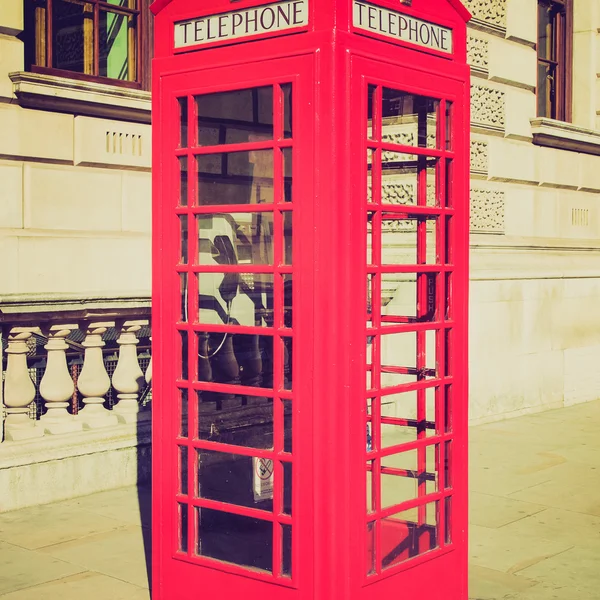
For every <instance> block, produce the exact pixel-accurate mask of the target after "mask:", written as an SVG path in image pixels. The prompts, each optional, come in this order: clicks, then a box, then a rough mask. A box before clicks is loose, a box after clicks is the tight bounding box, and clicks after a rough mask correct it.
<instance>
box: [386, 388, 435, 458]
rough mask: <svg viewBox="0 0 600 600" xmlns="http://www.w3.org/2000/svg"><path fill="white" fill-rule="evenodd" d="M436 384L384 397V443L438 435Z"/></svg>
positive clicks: (409, 440)
mask: <svg viewBox="0 0 600 600" xmlns="http://www.w3.org/2000/svg"><path fill="white" fill-rule="evenodd" d="M419 394H423V395H424V408H425V414H424V415H422V418H421V419H419V414H418V409H417V407H418V401H417V399H418V397H419ZM435 394H436V388H427V389H425V390H423V391H419V392H417V391H411V392H402V393H398V394H391V395H389V396H382V398H381V447H382V448H390V447H392V446H397V445H399V444H406V443H409V442H413V441H415V440H416V439H419V438H420V437H422V435H423V434H425V435H428V436H429V435H435Z"/></svg>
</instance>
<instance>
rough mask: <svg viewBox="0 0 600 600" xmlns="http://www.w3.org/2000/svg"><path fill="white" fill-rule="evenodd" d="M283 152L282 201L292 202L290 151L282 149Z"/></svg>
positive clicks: (289, 149)
mask: <svg viewBox="0 0 600 600" xmlns="http://www.w3.org/2000/svg"><path fill="white" fill-rule="evenodd" d="M282 152H283V201H284V202H292V190H293V186H292V173H293V170H292V149H291V148H284V149H283V150H282Z"/></svg>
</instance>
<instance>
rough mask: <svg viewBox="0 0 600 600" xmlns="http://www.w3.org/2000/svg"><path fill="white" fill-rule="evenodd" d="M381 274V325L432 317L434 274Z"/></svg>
mask: <svg viewBox="0 0 600 600" xmlns="http://www.w3.org/2000/svg"><path fill="white" fill-rule="evenodd" d="M384 278H385V279H384V282H383V285H384V290H383V292H382V296H383V302H382V306H381V324H382V325H384V326H385V325H397V324H398V323H413V322H417V321H419V322H424V321H432V320H434V319H435V316H436V315H435V301H436V287H437V283H436V282H437V274H435V273H421V274H416V273H388V274H385V275H384Z"/></svg>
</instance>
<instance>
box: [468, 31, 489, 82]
mask: <svg viewBox="0 0 600 600" xmlns="http://www.w3.org/2000/svg"><path fill="white" fill-rule="evenodd" d="M467 51H468V61H469V64H470V65H471V68H472V69H473V70H474V71H481V72H483V73H487V72H488V70H489V64H488V63H489V56H488V52H489V42H488V41H487V40H484V39H483V38H478V37H475V36H474V35H470V36H469V37H468V39H467Z"/></svg>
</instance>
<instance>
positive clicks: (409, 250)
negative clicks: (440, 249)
mask: <svg viewBox="0 0 600 600" xmlns="http://www.w3.org/2000/svg"><path fill="white" fill-rule="evenodd" d="M436 227H437V217H429V216H423V217H420V216H419V217H416V216H411V215H407V214H401V213H385V214H384V215H383V218H382V223H381V231H382V241H381V246H382V248H381V254H382V257H381V258H382V261H381V262H382V264H384V265H418V264H425V265H431V264H435V263H436V262H437V245H436V241H437V229H436ZM423 259H424V260H423Z"/></svg>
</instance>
